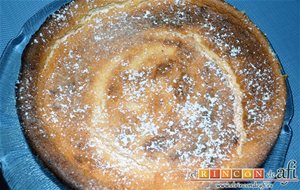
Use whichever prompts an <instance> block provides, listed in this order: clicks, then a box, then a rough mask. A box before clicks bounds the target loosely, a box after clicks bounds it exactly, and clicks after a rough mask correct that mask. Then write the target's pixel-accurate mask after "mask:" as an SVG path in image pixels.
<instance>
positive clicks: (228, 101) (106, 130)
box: [19, 1, 285, 188]
mask: <svg viewBox="0 0 300 190" xmlns="http://www.w3.org/2000/svg"><path fill="white" fill-rule="evenodd" d="M78 3H79V4H80V6H77V4H76V3H71V5H70V8H69V7H66V8H63V9H61V11H60V12H59V13H56V14H55V15H54V16H53V18H52V20H49V21H48V23H47V24H46V25H44V26H43V27H42V29H41V30H40V31H39V32H38V33H37V34H36V36H35V37H34V38H33V40H32V43H31V45H30V46H29V47H28V50H27V53H25V57H24V63H25V64H24V66H23V71H24V72H23V75H22V77H21V84H20V87H19V102H20V112H21V115H22V119H23V121H24V126H25V129H26V130H27V133H28V137H29V140H30V141H31V142H32V144H33V146H34V147H35V148H36V149H37V151H38V153H39V154H40V155H41V156H42V158H44V159H45V160H46V161H51V163H53V165H52V166H51V167H52V169H53V168H54V169H53V170H55V171H56V172H57V173H59V175H60V176H61V177H62V178H63V179H64V180H66V181H67V182H69V183H71V184H72V183H73V184H72V185H73V186H76V187H83V186H85V187H94V188H97V187H100V186H101V185H103V186H107V187H111V188H121V187H127V188H137V187H139V188H151V185H153V186H155V187H157V188H181V187H186V188H194V187H195V186H194V184H189V183H188V182H187V181H186V179H185V174H186V173H187V172H189V171H193V170H194V169H196V168H199V167H227V166H236V167H249V166H256V165H257V164H259V163H261V162H262V161H263V159H264V158H265V156H266V154H267V152H268V150H269V149H270V147H271V146H272V144H273V143H274V141H275V139H276V137H277V134H278V130H279V128H280V126H281V122H282V117H283V113H284V105H285V87H284V82H283V77H282V76H281V75H280V71H279V66H278V64H277V60H275V59H274V58H273V55H272V53H271V52H270V50H269V48H268V44H267V43H266V41H265V40H264V39H263V36H261V34H260V33H259V32H258V31H257V29H256V28H255V27H254V26H253V25H252V24H251V23H249V21H248V20H247V19H246V18H244V17H243V16H242V15H240V13H235V12H233V13H229V12H226V11H228V10H227V9H229V10H231V11H232V9H231V8H230V7H227V5H225V4H223V3H221V2H219V1H215V2H214V1H211V2H204V5H202V4H199V5H197V4H196V3H195V2H194V3H190V2H185V1H176V2H175V4H174V2H173V1H172V2H168V1H162V2H160V1H154V2H144V1H142V2H138V1H134V2H129V1H128V2H115V3H110V4H108V5H105V4H106V2H105V1H95V2H88V3H85V2H78ZM211 3H216V4H215V5H214V4H211ZM103 4H104V5H105V6H104V5H103ZM133 7H137V8H135V9H133ZM220 7H222V10H225V12H222V11H220ZM216 8H218V9H216ZM29 68H30V69H29ZM40 143H41V144H40ZM50 144H51V145H53V149H52V150H49V152H47V153H45V152H44V151H43V150H42V148H41V147H43V146H48V147H49V145H50ZM261 148H263V149H265V151H262V152H257V153H256V154H253V155H248V154H247V153H249V152H253V151H257V150H261ZM49 149H51V148H49ZM51 156H54V158H51ZM66 161H67V162H68V164H67V166H66V167H60V166H61V164H62V162H66ZM78 163H79V164H80V165H78ZM49 165H51V164H49ZM78 179H79V180H78ZM74 181H78V182H77V183H75V182H74ZM200 185H205V184H200Z"/></svg>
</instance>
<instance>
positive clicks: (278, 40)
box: [0, 0, 300, 190]
mask: <svg viewBox="0 0 300 190" xmlns="http://www.w3.org/2000/svg"><path fill="white" fill-rule="evenodd" d="M49 2H51V0H0V53H2V52H3V50H4V48H5V46H6V44H7V43H8V42H9V40H10V39H12V38H13V37H15V36H17V34H18V32H19V31H20V29H21V27H22V25H23V24H24V23H25V22H26V20H27V19H28V18H30V17H31V16H32V15H33V14H35V13H36V12H37V11H38V10H39V9H41V8H42V7H43V6H45V5H47V4H48V3H49ZM228 2H229V3H231V4H232V5H234V6H235V7H237V8H238V9H240V10H243V11H245V12H246V14H247V15H248V16H249V17H250V18H251V20H252V21H253V22H254V23H256V24H257V26H258V27H259V28H261V30H262V31H263V32H264V33H266V35H267V37H268V39H269V40H270V42H271V43H272V45H273V47H274V49H275V51H276V52H277V54H278V56H279V58H280V60H281V62H282V65H283V67H284V69H285V72H286V73H287V74H288V77H289V82H290V85H291V88H292V92H293V98H294V108H295V113H294V118H293V121H292V123H291V127H292V129H293V139H292V142H291V145H290V148H289V151H288V154H287V159H286V160H290V159H295V160H297V161H298V162H300V149H299V142H298V139H300V80H299V79H300V77H299V75H300V51H299V50H300V38H299V35H300V13H299V12H300V1H298V0H228ZM1 90H2V89H0V91H1ZM0 101H2V100H0ZM0 124H1V123H0ZM1 125H5V123H2V124H1ZM0 127H5V126H0ZM0 143H1V139H0ZM26 159H27V160H24V161H25V162H31V160H32V159H33V158H32V157H28V158H26ZM2 164H3V163H2ZM16 164H22V163H16ZM15 172H17V170H16V171H15ZM9 175H13V173H12V174H9ZM30 175H31V176H32V178H33V179H34V178H35V176H34V175H35V173H34V172H32V174H30ZM49 175H50V174H49ZM297 175H298V176H299V177H300V167H299V168H298V171H297ZM36 179H37V178H36ZM20 180H22V178H21V177H20ZM39 180H40V181H36V187H37V189H47V188H50V187H51V189H53V188H55V189H56V188H59V187H58V186H56V185H53V184H52V185H46V184H38V183H42V182H43V179H39ZM53 180H54V179H53ZM8 183H11V182H10V181H8ZM54 184H55V183H54ZM17 187H18V186H16V188H17ZM32 187H34V186H32ZM19 188H20V189H23V188H21V187H20V186H19ZM274 189H277V190H278V189H290V190H294V189H300V183H289V184H288V185H287V186H284V187H282V186H280V185H279V184H275V188H274Z"/></svg>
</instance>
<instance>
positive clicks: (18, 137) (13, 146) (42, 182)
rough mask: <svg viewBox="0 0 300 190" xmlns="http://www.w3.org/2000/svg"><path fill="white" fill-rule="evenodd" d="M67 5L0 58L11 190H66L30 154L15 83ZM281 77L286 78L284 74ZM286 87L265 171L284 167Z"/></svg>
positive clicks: (2, 158) (1, 139)
mask: <svg viewBox="0 0 300 190" xmlns="http://www.w3.org/2000/svg"><path fill="white" fill-rule="evenodd" d="M70 1H71V0H68V1H58V0H57V1H54V2H52V3H50V4H49V5H47V6H46V7H44V8H43V9H41V10H40V11H39V12H38V13H36V14H35V15H34V16H33V17H31V18H30V19H29V20H28V21H27V22H26V23H25V25H24V26H23V27H22V29H21V31H20V33H19V35H18V36H17V37H16V38H14V39H13V40H11V41H10V42H9V43H8V45H7V47H6V49H5V50H4V52H3V54H2V56H1V58H0V99H1V104H0V113H1V115H0V163H1V165H0V166H1V170H2V173H3V176H4V178H5V180H6V181H7V183H8V186H9V187H10V188H11V189H30V190H32V189H51V190H58V189H68V188H67V187H66V186H65V185H63V184H62V183H61V182H60V181H59V180H57V179H56V177H55V176H53V175H52V174H51V172H49V171H48V169H47V168H45V167H44V166H43V165H42V164H41V163H40V161H39V160H38V159H37V158H36V156H34V155H33V154H32V152H31V150H30V148H29V146H28V144H27V142H26V139H25V137H24V135H23V132H22V129H21V126H20V123H19V119H18V115H17V111H16V97H15V83H16V81H17V79H18V74H19V70H20V66H21V56H22V52H23V50H24V48H25V47H26V45H27V43H28V42H29V40H30V38H31V36H32V35H33V34H34V33H35V32H36V31H37V30H38V29H39V27H40V26H41V25H42V24H43V22H44V21H45V20H46V18H47V17H48V16H49V15H50V14H51V13H53V12H54V11H56V10H58V9H59V8H60V7H61V6H62V5H64V4H66V3H68V2H70ZM282 73H283V74H285V72H284V71H283V70H282ZM286 85H287V90H288V96H287V106H286V114H285V118H284V123H283V127H282V130H281V133H280V135H279V138H278V140H277V143H276V145H275V146H274V148H273V149H272V151H271V153H270V155H269V156H268V159H267V160H266V161H265V163H264V164H263V167H264V168H265V170H266V171H269V170H273V171H276V170H277V169H278V168H280V167H282V166H283V164H284V161H285V156H286V153H287V150H288V147H289V144H290V141H291V137H292V130H291V128H290V126H289V124H290V121H291V119H292V117H293V111H294V110H293V99H292V92H291V89H290V86H289V83H288V80H287V79H286Z"/></svg>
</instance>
